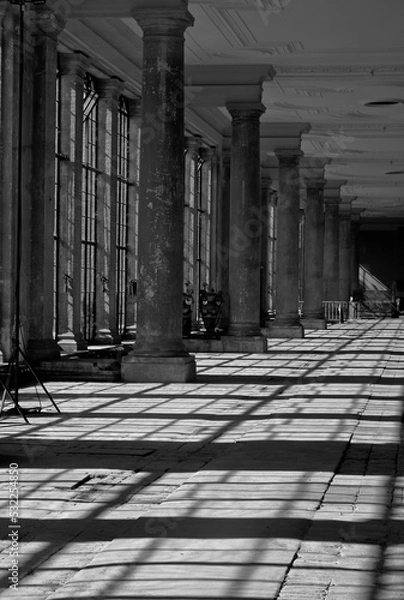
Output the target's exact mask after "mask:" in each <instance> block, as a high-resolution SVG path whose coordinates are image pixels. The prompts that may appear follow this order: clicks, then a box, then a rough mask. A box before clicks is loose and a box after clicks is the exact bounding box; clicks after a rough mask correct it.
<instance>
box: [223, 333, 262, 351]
mask: <svg viewBox="0 0 404 600" xmlns="http://www.w3.org/2000/svg"><path fill="white" fill-rule="evenodd" d="M221 341H222V344H223V352H248V353H249V354H251V353H254V354H256V353H258V354H263V353H265V352H266V351H267V339H266V338H265V337H264V336H262V335H245V336H242V335H222V337H221Z"/></svg>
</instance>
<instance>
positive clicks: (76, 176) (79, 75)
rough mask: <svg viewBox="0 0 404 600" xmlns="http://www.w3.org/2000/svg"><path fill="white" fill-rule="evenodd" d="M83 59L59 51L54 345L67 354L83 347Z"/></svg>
mask: <svg viewBox="0 0 404 600" xmlns="http://www.w3.org/2000/svg"><path fill="white" fill-rule="evenodd" d="M87 67H88V60H87V58H86V57H85V56H84V55H83V54H80V53H76V52H75V53H74V54H61V56H60V57H59V68H60V136H59V146H60V152H61V157H60V161H59V185H60V192H59V194H60V202H59V224H58V229H59V232H58V233H59V254H58V338H57V339H58V345H59V347H60V348H62V349H63V350H64V351H65V352H68V353H71V352H76V351H77V350H84V349H85V348H87V343H86V341H85V340H84V336H83V331H82V329H81V302H80V278H81V225H82V222H81V202H80V201H78V199H81V195H82V161H83V116H82V115H83V95H84V78H85V74H86V69H87Z"/></svg>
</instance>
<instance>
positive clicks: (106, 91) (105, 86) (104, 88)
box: [96, 77, 124, 101]
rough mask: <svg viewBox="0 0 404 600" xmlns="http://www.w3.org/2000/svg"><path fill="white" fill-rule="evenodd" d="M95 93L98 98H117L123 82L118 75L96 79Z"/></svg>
mask: <svg viewBox="0 0 404 600" xmlns="http://www.w3.org/2000/svg"><path fill="white" fill-rule="evenodd" d="M96 89H97V93H98V94H99V96H100V98H110V99H111V100H115V101H116V100H118V99H119V96H121V95H122V93H123V90H124V83H123V81H122V80H121V79H119V77H109V78H108V79H98V80H97V82H96Z"/></svg>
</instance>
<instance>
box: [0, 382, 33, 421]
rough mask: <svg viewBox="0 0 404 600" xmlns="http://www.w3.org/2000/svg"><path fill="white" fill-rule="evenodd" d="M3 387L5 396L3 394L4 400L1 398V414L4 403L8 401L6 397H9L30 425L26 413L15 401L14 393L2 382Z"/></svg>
mask: <svg viewBox="0 0 404 600" xmlns="http://www.w3.org/2000/svg"><path fill="white" fill-rule="evenodd" d="M0 384H1V386H2V387H3V394H2V398H1V409H0V414H1V413H2V412H3V407H4V403H5V400H6V396H9V398H10V399H11V400H12V401H13V403H14V406H15V408H16V409H17V411H18V413H19V414H20V416H21V417H22V418H23V419H24V421H25V422H26V423H28V425H29V421H28V419H27V417H26V416H25V414H24V412H23V411H22V410H21V407H20V405H19V404H18V402H17V401H16V400H15V398H14V397H13V395H12V393H11V392H10V390H9V389H8V387H7V386H6V384H5V383H3V382H2V381H0Z"/></svg>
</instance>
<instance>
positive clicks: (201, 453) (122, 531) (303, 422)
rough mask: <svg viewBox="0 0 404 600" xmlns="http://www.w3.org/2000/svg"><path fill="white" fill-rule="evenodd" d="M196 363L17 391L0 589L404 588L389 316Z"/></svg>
mask: <svg viewBox="0 0 404 600" xmlns="http://www.w3.org/2000/svg"><path fill="white" fill-rule="evenodd" d="M197 364H198V379H197V382H196V383H189V384H181V385H179V384H175V385H174V384H170V385H168V384H164V385H162V384H158V383H156V384H122V383H100V382H98V383H83V382H69V383H66V382H65V383H61V382H52V383H49V384H47V387H48V389H49V391H50V393H51V394H52V398H53V399H54V401H55V402H56V404H57V406H58V407H59V408H60V410H61V414H59V413H57V412H56V411H55V409H54V408H53V406H52V405H51V403H50V402H49V400H48V399H47V398H46V396H44V394H43V393H42V390H41V388H40V387H39V389H38V390H36V389H35V388H34V387H33V388H28V389H25V390H21V394H20V402H21V406H23V407H24V408H29V407H36V406H39V404H40V403H41V404H42V407H43V408H42V411H41V412H40V413H38V414H29V415H28V418H29V421H30V423H29V424H28V425H27V424H26V423H24V421H23V419H22V418H21V417H20V416H18V415H17V416H7V417H4V418H2V419H1V420H0V431H1V443H0V450H1V454H2V469H1V506H2V513H1V519H0V523H1V528H2V535H1V547H0V550H1V553H0V563H1V567H2V572H1V581H0V589H1V590H2V592H0V597H1V598H18V599H19V600H23V599H24V600H25V599H30V600H36V599H38V600H39V599H40V600H70V599H73V598H91V599H114V600H118V599H119V600H125V599H131V600H143V599H148V598H152V599H158V600H173V599H175V600H203V599H212V598H213V599H225V600H231V599H235V598H245V599H247V598H248V599H249V600H258V599H264V598H265V599H266V600H306V599H307V600H337V599H338V600H396V599H404V521H403V518H404V450H403V445H402V444H401V442H402V437H403V390H404V319H403V318H400V319H386V320H381V321H378V320H373V321H365V322H359V323H346V324H344V325H337V326H333V327H331V328H329V329H328V330H326V331H320V332H314V331H313V332H310V333H307V335H306V337H305V338H304V339H303V340H275V339H273V340H270V341H269V352H268V354H254V355H252V354H249V355H243V354H216V355H213V354H198V355H197ZM14 463H17V464H18V469H16V470H17V471H18V480H17V479H16V475H12V474H10V465H14ZM16 492H18V520H15V521H16V522H14V523H13V522H12V520H11V519H12V517H15V516H16V508H17V505H16V502H15V498H16V495H17V494H16ZM12 500H14V502H12ZM10 513H11V514H10ZM13 536H14V537H13ZM13 552H14V553H18V554H14V555H13ZM17 558H18V577H17V563H16V562H14V563H13V562H12V561H13V560H14V561H16V559H17ZM13 575H14V581H15V582H17V583H16V589H12V588H10V587H9V586H10V585H11V584H12V583H13V580H12V579H9V577H12V576H13Z"/></svg>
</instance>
